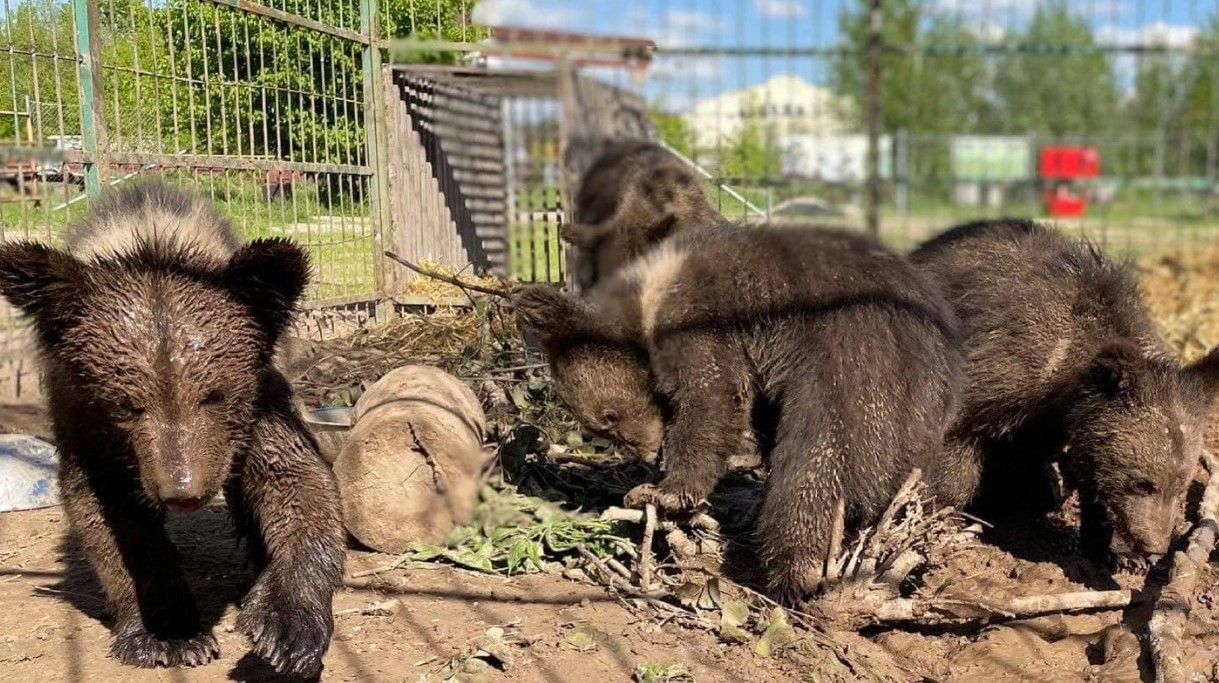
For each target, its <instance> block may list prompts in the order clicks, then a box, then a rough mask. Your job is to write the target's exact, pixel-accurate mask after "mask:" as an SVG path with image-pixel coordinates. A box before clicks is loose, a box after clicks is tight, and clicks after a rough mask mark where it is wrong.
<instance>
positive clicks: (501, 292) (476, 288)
mask: <svg viewBox="0 0 1219 683" xmlns="http://www.w3.org/2000/svg"><path fill="white" fill-rule="evenodd" d="M385 256H386V257H388V258H389V259H391V260H394V261H397V262H398V263H400V264H402V265H403V266H405V267H407V268H409V269H410V270H413V271H415V272H416V273H419V274H420V275H422V276H424V277H430V278H432V279H433V280H438V281H440V282H443V283H445V284H446V285H453V286H454V287H457V288H460V289H463V290H469V291H471V292H478V293H479V294H488V295H490V296H497V297H501V298H504V299H511V298H512V290H511V289H509V288H507V287H502V288H499V289H493V288H491V287H483V286H482V285H476V284H472V283H469V282H462V281H461V280H459V279H457V278H455V277H452V276H450V275H445V274H444V273H437V272H435V271H431V270H428V269H426V268H422V267H420V266H417V265H415V264H414V263H411V262H410V261H407V260H406V259H404V258H402V257H401V256H398V255H397V254H395V253H394V252H392V251H387V252H385Z"/></svg>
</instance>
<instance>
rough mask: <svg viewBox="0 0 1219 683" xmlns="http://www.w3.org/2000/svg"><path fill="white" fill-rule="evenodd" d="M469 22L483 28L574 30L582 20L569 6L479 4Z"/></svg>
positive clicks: (532, 1)
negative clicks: (507, 27)
mask: <svg viewBox="0 0 1219 683" xmlns="http://www.w3.org/2000/svg"><path fill="white" fill-rule="evenodd" d="M470 18H471V19H472V20H473V21H474V23H476V24H482V25H483V26H529V27H531V28H573V27H574V26H575V25H576V24H577V22H578V19H579V17H578V16H577V14H576V13H575V12H574V11H572V8H571V6H570V4H569V3H566V2H564V3H554V2H539V1H538V0H480V2H479V3H478V4H476V5H474V11H473V12H471V14H470Z"/></svg>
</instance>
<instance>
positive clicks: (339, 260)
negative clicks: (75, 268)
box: [0, 172, 376, 299]
mask: <svg viewBox="0 0 1219 683" xmlns="http://www.w3.org/2000/svg"><path fill="white" fill-rule="evenodd" d="M169 181H170V182H174V183H181V184H183V185H185V186H188V187H192V188H193V189H194V190H195V191H197V192H199V193H201V194H202V195H204V196H206V197H209V198H210V199H212V200H213V201H214V202H215V204H216V206H217V208H218V209H219V210H220V212H221V214H223V215H224V216H226V217H227V218H229V220H231V221H232V223H233V226H234V228H236V230H237V232H238V235H239V236H240V237H241V238H243V239H253V238H257V237H291V238H292V239H294V240H296V241H297V242H298V243H299V244H300V245H301V246H303V247H305V248H306V249H307V250H308V252H309V255H310V257H311V258H312V259H313V263H314V267H315V276H314V281H313V285H312V287H311V289H310V291H309V297H310V298H312V299H326V298H331V297H341V296H349V295H356V294H364V293H371V292H372V291H373V290H374V268H375V264H376V251H375V250H376V240H375V229H374V223H373V221H372V220H371V219H370V217H369V209H368V207H367V205H366V204H365V203H362V202H353V201H350V200H347V201H337V202H335V203H334V204H333V205H330V206H327V205H326V204H325V203H324V202H323V201H322V198H321V197H320V196H319V193H318V191H317V189H316V187H314V185H313V184H311V183H304V184H301V185H299V186H298V187H297V191H296V193H295V195H294V196H293V197H292V198H291V199H273V200H271V201H270V202H267V201H265V200H264V198H263V196H262V192H263V189H262V185H261V182H259V181H258V180H256V179H253V178H251V177H248V174H246V175H243V174H242V173H241V172H230V174H228V175H225V176H202V177H198V176H195V177H191V176H187V177H171V178H169ZM357 182H365V181H364V180H363V179H353V180H352V185H354V184H356V183H357ZM82 196H83V195H82V193H81V191H80V190H78V189H76V188H74V187H70V186H63V185H49V186H44V198H43V200H42V202H41V203H40V204H38V205H35V204H34V203H33V202H29V201H0V234H2V235H3V236H4V238H5V239H16V238H25V239H35V240H40V241H46V242H49V243H51V244H61V242H62V239H63V236H64V234H65V233H66V231H67V226H68V224H69V223H70V222H72V221H74V220H76V219H78V218H80V217H81V216H83V215H84V213H85V212H86V211H87V209H88V201H86V200H83V199H81V197H82ZM2 198H3V199H8V200H12V199H15V198H16V196H15V195H14V194H12V193H11V192H6V193H5V194H4V195H2ZM73 200H75V201H73ZM69 202H71V203H69Z"/></svg>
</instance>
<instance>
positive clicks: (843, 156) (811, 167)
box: [779, 133, 893, 183]
mask: <svg viewBox="0 0 1219 683" xmlns="http://www.w3.org/2000/svg"><path fill="white" fill-rule="evenodd" d="M779 144H780V148H779V152H780V156H779V159H780V166H781V170H782V172H783V175H784V176H786V177H789V178H805V179H808V180H820V181H822V182H827V183H861V182H863V181H864V180H865V179H866V178H867V177H868V176H867V172H868V171H867V169H868V136H866V135H863V134H862V133H838V134H828V135H827V134H816V133H792V134H789V135H785V136H783V137H782V138H780V140H779ZM878 145H879V152H880V155H879V156H880V159H879V162H878V163H879V164H880V177H882V178H891V177H893V163H892V161H891V160H892V156H893V155H892V153H891V150H892V149H893V144H892V138H890V137H889V136H888V135H882V136H880V140H879V141H878Z"/></svg>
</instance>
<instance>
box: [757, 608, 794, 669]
mask: <svg viewBox="0 0 1219 683" xmlns="http://www.w3.org/2000/svg"><path fill="white" fill-rule="evenodd" d="M795 641H796V630H795V629H794V628H792V625H791V623H790V622H788V621H787V612H785V611H783V610H782V609H781V608H778V607H776V608H774V609H772V610H771V611H770V619H769V620H768V621H767V623H766V630H765V631H763V632H762V637H761V638H759V639H758V644H757V645H755V646H754V648H753V651H754V652H756V653H757V654H758V656H759V657H770V656H772V655H775V654H778V653H779V652H780V651H782V650H783V649H784V648H786V647H788V646H790V645H791V644H792V643H794V642H795Z"/></svg>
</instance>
